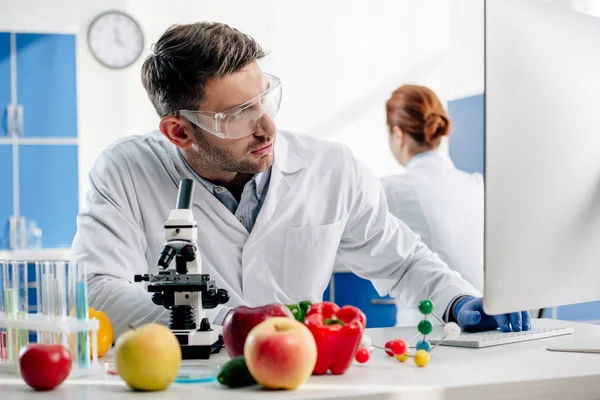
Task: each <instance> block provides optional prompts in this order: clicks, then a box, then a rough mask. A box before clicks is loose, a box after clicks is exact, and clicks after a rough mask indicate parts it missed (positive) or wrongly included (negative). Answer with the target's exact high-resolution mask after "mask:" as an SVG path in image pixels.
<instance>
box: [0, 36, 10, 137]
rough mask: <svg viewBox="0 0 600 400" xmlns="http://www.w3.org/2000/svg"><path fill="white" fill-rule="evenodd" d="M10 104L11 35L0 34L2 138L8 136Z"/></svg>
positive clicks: (0, 130)
mask: <svg viewBox="0 0 600 400" xmlns="http://www.w3.org/2000/svg"><path fill="white" fill-rule="evenodd" d="M10 102H11V88H10V33H8V32H0V137H3V136H7V134H8V129H7V128H8V119H7V115H6V106H7V105H8V103H10Z"/></svg>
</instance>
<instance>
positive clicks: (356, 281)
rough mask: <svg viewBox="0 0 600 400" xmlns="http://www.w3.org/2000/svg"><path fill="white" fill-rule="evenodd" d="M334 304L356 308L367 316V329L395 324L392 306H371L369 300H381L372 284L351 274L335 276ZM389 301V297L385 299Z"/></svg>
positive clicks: (394, 313)
mask: <svg viewBox="0 0 600 400" xmlns="http://www.w3.org/2000/svg"><path fill="white" fill-rule="evenodd" d="M334 290H335V303H336V304H338V305H339V306H345V305H352V306H355V307H358V308H360V309H361V310H362V312H364V313H365V315H366V316H367V328H383V327H389V326H394V325H395V323H396V306H395V305H394V304H372V303H371V300H373V299H381V297H380V296H379V294H377V291H376V290H375V288H374V287H373V284H371V282H369V281H368V280H365V279H362V278H360V277H358V276H356V275H354V274H352V273H336V274H335V288H334ZM385 298H386V299H389V296H387V297H385Z"/></svg>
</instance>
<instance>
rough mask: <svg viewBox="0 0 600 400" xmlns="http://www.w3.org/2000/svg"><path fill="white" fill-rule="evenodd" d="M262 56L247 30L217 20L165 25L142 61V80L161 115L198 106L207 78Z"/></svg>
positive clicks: (244, 64) (262, 53) (215, 77)
mask: <svg viewBox="0 0 600 400" xmlns="http://www.w3.org/2000/svg"><path fill="white" fill-rule="evenodd" d="M264 56H265V53H264V51H263V49H262V48H261V47H260V45H259V44H258V43H256V41H254V39H252V38H251V37H250V36H248V35H246V34H244V33H242V32H240V31H238V30H236V29H234V28H231V27H230V26H228V25H225V24H222V23H216V22H198V23H195V24H189V25H175V26H172V27H171V28H169V29H168V30H167V31H166V32H165V33H164V34H163V35H162V36H161V37H160V39H159V40H158V42H157V43H156V44H155V45H154V49H153V54H152V55H150V56H149V57H148V58H147V59H146V61H144V65H143V66H142V83H143V85H144V88H145V89H146V92H147V93H148V96H149V97H150V101H151V102H152V104H153V105H154V108H155V109H156V112H157V113H158V115H159V116H160V117H161V118H162V117H164V116H167V115H176V113H177V111H179V110H197V109H198V108H199V107H200V104H201V103H202V101H203V100H204V95H205V93H204V87H205V85H206V82H207V81H209V80H212V79H219V78H221V77H223V76H225V75H228V74H231V73H234V72H236V71H238V70H240V69H241V68H243V67H245V66H246V65H248V64H250V63H251V62H253V61H255V60H258V59H261V58H263V57H264Z"/></svg>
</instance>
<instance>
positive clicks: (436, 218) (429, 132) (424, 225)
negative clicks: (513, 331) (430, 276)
mask: <svg viewBox="0 0 600 400" xmlns="http://www.w3.org/2000/svg"><path fill="white" fill-rule="evenodd" d="M386 112H387V125H388V128H389V144H390V149H391V151H392V153H393V155H394V157H395V158H396V160H398V162H399V163H400V164H401V165H403V166H405V167H406V173H405V174H402V175H394V176H388V177H385V178H383V180H382V181H383V186H384V190H385V193H386V198H387V201H388V206H389V210H390V212H391V213H392V214H393V215H395V216H396V217H398V218H399V219H400V220H401V221H402V222H404V223H405V224H407V225H408V226H409V227H410V228H411V229H412V230H413V231H414V232H415V233H417V234H418V235H420V236H421V239H422V240H423V242H424V243H425V244H426V245H427V246H428V247H429V248H430V249H431V250H432V251H433V252H434V253H437V254H438V256H439V257H440V258H441V259H442V260H443V261H445V262H446V264H448V266H449V267H450V268H451V269H452V270H454V271H456V272H458V273H460V275H461V276H462V277H463V278H464V279H466V280H467V281H469V282H470V283H471V284H472V285H473V286H474V287H475V288H476V289H477V290H479V291H483V220H484V212H483V203H484V196H483V193H484V187H483V177H482V176H481V174H470V173H467V172H464V171H461V170H459V169H457V168H456V167H455V165H454V163H453V162H452V160H451V159H450V158H449V157H448V156H446V155H444V154H442V153H441V152H440V151H439V147H440V143H441V141H442V138H444V137H445V136H448V135H449V134H450V127H451V123H450V118H449V117H448V114H447V113H446V111H445V110H444V107H443V106H442V103H441V102H440V100H439V99H438V97H437V96H436V95H435V93H434V92H433V91H431V90H430V89H428V88H426V87H423V86H416V85H404V86H402V87H400V88H398V89H397V90H396V91H394V92H393V94H392V96H391V98H390V99H389V100H388V101H387V103H386ZM396 306H397V310H398V311H397V315H396V325H399V326H406V325H415V324H417V323H418V322H419V320H420V319H421V318H420V315H419V314H418V312H417V311H416V305H414V304H405V303H403V302H402V300H401V299H399V300H397V303H396Z"/></svg>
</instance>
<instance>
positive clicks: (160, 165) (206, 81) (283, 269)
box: [72, 23, 529, 335]
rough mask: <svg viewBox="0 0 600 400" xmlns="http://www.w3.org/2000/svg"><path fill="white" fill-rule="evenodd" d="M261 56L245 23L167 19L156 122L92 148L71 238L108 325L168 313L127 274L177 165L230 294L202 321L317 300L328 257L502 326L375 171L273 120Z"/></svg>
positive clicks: (147, 254) (208, 265) (469, 321)
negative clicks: (96, 153) (421, 234)
mask: <svg viewBox="0 0 600 400" xmlns="http://www.w3.org/2000/svg"><path fill="white" fill-rule="evenodd" d="M262 57H264V53H263V50H262V49H261V47H260V46H259V45H258V44H257V43H256V42H255V41H254V40H253V39H252V38H250V37H248V36H247V35H244V34H242V33H240V32H239V31H237V30H235V29H232V28H231V27H229V26H226V25H223V24H217V23H196V24H191V25H181V26H175V27H172V28H170V29H169V30H168V31H167V32H165V33H164V35H163V36H162V37H161V38H160V40H159V41H158V42H157V43H156V45H155V48H154V53H153V54H152V55H151V56H149V57H148V59H147V60H146V61H145V63H144V65H143V67H142V81H143V84H144V87H145V89H146V91H147V93H148V95H149V98H150V100H151V101H152V104H153V105H154V107H155V109H156V111H157V113H158V114H159V115H160V117H161V122H160V129H159V131H157V132H153V133H150V134H147V135H142V136H132V137H128V138H125V139H122V140H120V141H118V142H116V143H114V144H112V145H111V146H110V147H109V148H107V149H106V150H105V151H104V152H103V153H102V154H101V156H100V157H99V159H98V160H97V162H96V164H95V165H94V167H93V169H92V171H91V172H90V190H89V193H88V196H87V208H86V209H85V210H83V211H82V212H81V213H80V215H79V216H78V230H77V234H76V237H75V240H74V243H73V248H72V251H73V256H74V258H75V259H77V260H78V261H81V262H84V263H85V264H86V265H87V270H88V274H89V279H88V282H89V300H90V306H91V307H94V308H96V309H99V310H102V311H104V312H106V313H107V315H108V317H109V318H110V319H111V321H112V323H113V325H114V328H115V334H116V335H119V334H120V333H122V332H123V331H124V330H126V327H127V326H128V325H129V324H133V325H138V324H141V323H145V322H150V321H159V322H161V323H165V324H167V323H168V320H169V317H168V311H167V310H165V309H164V308H163V307H159V306H156V305H154V304H153V303H152V301H151V297H150V294H148V293H147V292H146V291H145V289H144V286H143V285H142V284H139V283H134V282H133V279H134V275H136V274H146V273H153V274H155V273H157V271H158V268H157V261H158V256H159V254H160V251H161V249H162V246H163V244H164V241H165V237H164V235H165V233H164V222H165V220H166V219H167V217H168V215H169V212H170V210H171V209H172V208H173V207H174V205H175V204H176V197H177V191H178V184H179V182H180V180H181V179H184V178H190V179H192V180H194V181H195V182H196V191H195V196H194V199H193V211H194V215H195V218H196V220H197V221H198V231H199V232H198V246H199V251H200V255H201V257H202V264H203V272H204V273H208V274H210V275H211V277H212V278H213V279H214V280H215V281H216V284H217V286H218V287H222V288H224V289H226V290H227V291H228V292H229V294H230V301H229V303H227V304H226V305H225V306H219V307H217V308H216V309H214V310H208V312H207V316H208V317H209V319H210V321H211V322H212V323H216V324H220V323H221V322H222V321H223V319H224V317H225V315H226V314H227V312H228V310H229V309H230V307H235V306H239V305H249V306H259V305H263V304H266V303H271V302H279V303H293V302H298V301H300V300H311V301H320V300H321V298H322V294H323V291H324V290H325V288H326V287H327V284H328V282H329V279H330V277H331V274H332V269H333V265H334V263H335V262H336V261H337V262H341V263H343V264H345V265H346V266H347V267H348V268H349V269H350V270H351V271H353V272H354V273H356V274H357V275H359V276H361V277H363V278H365V279H369V280H370V281H371V282H372V283H373V284H374V286H375V287H376V288H377V291H378V292H379V293H380V294H381V295H385V294H388V293H389V294H391V295H392V296H394V297H399V298H402V299H404V300H405V301H407V302H408V303H414V301H415V300H416V301H418V300H420V299H424V298H429V299H431V300H432V301H433V302H434V304H435V307H436V310H437V311H438V313H439V314H443V315H444V317H445V318H446V319H448V320H453V321H454V320H455V321H457V322H458V323H459V325H461V326H462V327H463V329H494V328H496V327H498V326H501V327H502V328H503V329H507V328H508V329H510V326H509V322H508V321H509V318H510V316H506V315H503V316H495V317H492V316H488V315H485V314H484V313H483V309H482V304H481V303H482V301H481V298H480V297H481V294H480V293H479V292H478V291H477V290H475V289H474V288H473V287H472V286H471V285H470V284H469V283H468V282H466V281H465V280H463V279H462V278H461V277H460V275H459V274H458V273H455V272H452V271H450V269H449V268H448V267H447V266H446V265H445V264H444V263H443V262H442V261H441V260H440V259H439V258H438V257H437V256H436V255H435V254H433V253H432V252H431V251H430V250H429V249H428V248H427V247H426V246H425V245H424V244H423V243H422V242H421V241H420V240H419V238H418V236H416V235H415V234H414V233H413V232H411V231H410V230H409V229H408V228H407V226H406V225H404V224H403V223H402V222H401V221H400V220H398V219H397V218H395V217H393V216H392V215H391V214H390V213H389V212H388V208H387V204H386V200H385V195H384V193H383V191H382V188H381V184H380V182H379V179H378V178H377V177H376V176H375V175H373V174H372V173H371V172H370V171H369V170H368V169H367V168H365V167H364V166H363V165H361V164H360V163H359V162H357V160H356V159H355V158H354V157H353V155H352V154H351V152H350V151H349V150H348V149H347V148H345V147H343V146H341V145H339V144H336V143H332V142H327V141H323V140H319V139H316V138H311V137H309V136H301V135H295V134H292V133H289V132H285V131H282V130H277V129H276V127H275V125H274V122H273V118H274V116H275V114H276V113H277V110H278V108H279V103H280V100H281V83H280V81H279V79H278V78H276V77H274V76H272V75H269V74H266V73H265V72H263V71H262V70H261V68H260V66H259V64H258V60H260V59H261V58H262ZM316 95H318V94H316ZM516 314H518V324H517V323H516V322H514V321H517V318H514V319H513V323H512V325H513V327H515V328H516V329H520V328H521V325H522V327H523V329H528V326H529V319H528V318H529V317H528V314H527V313H524V314H523V316H521V313H516ZM522 317H523V320H521V318H522Z"/></svg>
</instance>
